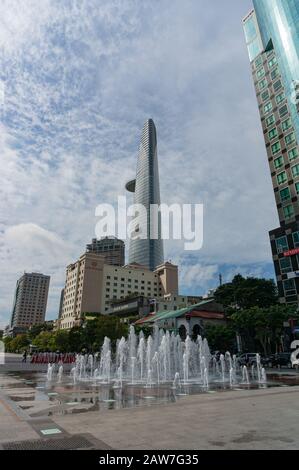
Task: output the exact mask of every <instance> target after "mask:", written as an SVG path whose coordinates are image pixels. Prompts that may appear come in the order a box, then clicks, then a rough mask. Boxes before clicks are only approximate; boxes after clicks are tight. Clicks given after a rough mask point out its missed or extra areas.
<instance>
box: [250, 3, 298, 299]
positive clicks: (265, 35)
mask: <svg viewBox="0 0 299 470" xmlns="http://www.w3.org/2000/svg"><path fill="white" fill-rule="evenodd" d="M253 4H254V10H252V11H251V12H250V13H249V14H248V15H247V16H246V17H245V18H244V19H243V26H244V32H245V38H246V44H247V47H248V52H249V58H250V62H251V68H252V75H253V80H254V85H255V90H256V96H257V101H258V107H259V111H260V117H261V123H262V128H263V134H264V139H265V145H266V150H267V156H268V162H269V167H270V172H271V178H272V184H273V190H274V194H275V200H276V206H277V211H278V216H279V222H280V226H279V227H278V228H276V229H274V230H271V231H270V242H271V248H272V255H273V261H274V266H275V272H276V278H277V285H278V291H279V297H280V300H281V302H287V303H298V301H299V204H298V197H299V146H298V142H299V114H298V111H299V60H298V53H299V3H298V1H297V0H253Z"/></svg>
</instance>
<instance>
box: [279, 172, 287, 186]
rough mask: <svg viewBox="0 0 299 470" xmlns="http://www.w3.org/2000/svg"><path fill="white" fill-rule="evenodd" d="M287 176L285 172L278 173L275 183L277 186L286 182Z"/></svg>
mask: <svg viewBox="0 0 299 470" xmlns="http://www.w3.org/2000/svg"><path fill="white" fill-rule="evenodd" d="M287 179H288V178H287V174H286V172H285V171H282V172H281V173H279V175H277V183H278V184H283V183H285V182H286V181H287Z"/></svg>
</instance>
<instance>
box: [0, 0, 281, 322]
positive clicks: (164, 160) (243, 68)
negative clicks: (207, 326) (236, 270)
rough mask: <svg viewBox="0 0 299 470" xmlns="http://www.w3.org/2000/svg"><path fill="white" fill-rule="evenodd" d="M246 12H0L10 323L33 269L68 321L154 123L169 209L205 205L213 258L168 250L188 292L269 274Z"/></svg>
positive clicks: (119, 6) (265, 189)
mask: <svg viewBox="0 0 299 470" xmlns="http://www.w3.org/2000/svg"><path fill="white" fill-rule="evenodd" d="M240 3H241V2H239V1H238V0H229V1H228V2H225V4H224V2H222V1H221V0H218V1H214V2H210V3H209V5H207V3H206V2H204V1H203V0H200V1H197V0H187V1H185V2H181V1H180V0H174V1H173V2H166V1H162V2H160V1H159V2H139V1H137V0H124V1H122V2H119V1H117V0H102V1H101V2H98V0H82V1H80V2H79V1H74V2H59V1H58V0H51V1H48V0H43V8H41V7H40V1H37V0H26V1H21V0H10V1H9V2H8V1H2V2H1V6H0V18H1V19H0V23H1V26H2V27H1V28H0V31H1V32H0V45H1V47H2V51H3V54H2V55H1V59H0V79H1V80H3V82H4V83H5V96H4V98H5V99H4V106H3V107H2V109H0V112H1V121H2V125H1V128H0V166H1V168H0V169H1V171H0V200H1V204H0V237H1V238H0V240H1V246H0V256H1V258H0V259H1V264H2V266H3V267H2V269H1V272H0V288H1V296H0V315H2V316H4V317H5V318H8V316H9V313H10V308H11V304H12V298H13V290H14V286H15V282H16V279H17V277H18V275H19V274H20V273H22V271H24V270H27V271H29V270H32V269H38V270H40V271H43V272H45V273H48V274H51V276H52V280H51V289H50V299H49V314H50V315H51V316H55V315H56V314H57V310H58V305H59V292H60V288H61V287H62V286H63V281H64V275H65V266H66V265H67V264H68V263H69V262H71V261H73V260H74V259H76V258H77V257H78V256H79V255H80V254H81V253H82V252H83V251H84V248H85V244H86V243H87V242H88V241H89V240H90V239H91V238H92V237H93V236H94V227H95V223H96V220H95V217H94V210H95V207H96V206H97V205H98V204H99V203H101V202H116V200H117V195H118V194H124V190H123V188H124V184H125V182H126V181H127V180H128V179H129V178H130V177H131V176H133V175H134V172H135V168H136V156H137V150H138V144H139V142H138V141H139V138H140V132H141V128H142V125H143V121H144V120H145V119H146V118H148V117H153V118H154V120H155V122H156V125H157V129H158V145H159V164H160V179H161V184H160V186H161V193H162V200H163V202H169V203H172V202H176V201H178V202H194V203H196V202H203V203H204V205H205V233H204V247H203V250H201V251H200V252H199V253H194V254H193V255H192V259H191V260H190V259H189V258H188V257H187V256H186V255H182V256H181V255H178V253H180V252H181V245H180V244H175V243H172V242H171V243H169V244H168V245H167V247H166V250H165V251H166V254H167V257H170V258H172V259H173V260H174V261H175V260H179V261H180V263H182V264H183V266H182V269H181V272H182V283H183V284H182V285H183V287H184V288H186V289H187V288H188V289H193V290H194V289H199V288H202V289H206V288H208V287H209V285H212V284H213V283H215V282H217V269H218V267H220V266H221V264H227V265H229V264H232V263H233V264H234V265H236V266H238V267H240V268H242V267H244V266H245V265H246V269H248V267H247V266H248V265H250V264H252V265H253V266H254V265H258V266H259V268H258V269H259V270H260V269H261V268H260V266H261V265H262V263H269V262H270V260H271V256H270V248H269V242H268V237H267V230H269V229H272V228H274V227H275V226H276V224H277V219H276V214H275V204H274V198H273V194H272V189H271V179H270V176H269V170H268V168H267V159H266V156H265V150H264V145H263V142H262V133H261V129H260V124H259V119H258V114H257V106H256V102H255V97H254V91H253V85H252V80H251V77H250V68H249V64H248V58H247V52H246V48H245V45H244V38H243V32H242V28H241V19H242V16H243V15H244V14H245V13H246V10H247V8H248V9H249V7H250V1H248V2H246V1H244V2H242V5H241V4H240ZM19 247H22V248H20V249H19ZM8 263H9V268H7V264H8ZM189 265H190V266H191V267H190V268H188V267H187V266H189ZM244 269H245V268H244ZM253 269H254V268H253ZM259 272H262V271H259ZM232 274H233V272H232Z"/></svg>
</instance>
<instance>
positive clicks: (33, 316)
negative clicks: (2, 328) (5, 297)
mask: <svg viewBox="0 0 299 470" xmlns="http://www.w3.org/2000/svg"><path fill="white" fill-rule="evenodd" d="M49 284H50V276H45V275H44V274H39V273H25V274H23V276H21V277H20V279H19V280H18V281H17V285H16V290H15V296H14V304H13V310H12V316H11V322H10V328H11V329H12V330H17V329H20V330H21V329H26V328H29V327H30V326H33V325H37V324H39V323H43V322H44V321H45V316H46V308H47V300H48V291H49Z"/></svg>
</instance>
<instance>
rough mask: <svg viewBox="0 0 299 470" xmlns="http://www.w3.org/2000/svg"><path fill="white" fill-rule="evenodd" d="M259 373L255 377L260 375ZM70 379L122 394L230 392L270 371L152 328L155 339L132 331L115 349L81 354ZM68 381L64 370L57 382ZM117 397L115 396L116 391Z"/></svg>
mask: <svg viewBox="0 0 299 470" xmlns="http://www.w3.org/2000/svg"><path fill="white" fill-rule="evenodd" d="M255 368H256V372H255ZM54 370H55V365H54V364H49V365H48V371H47V380H48V381H49V382H50V381H52V380H53V377H54ZM70 376H71V378H72V383H73V385H76V384H78V383H80V382H83V383H90V384H91V386H101V385H109V386H110V387H111V389H115V390H119V392H117V393H122V392H123V389H124V387H127V385H130V389H131V390H132V391H131V392H130V393H132V394H134V388H133V387H142V388H144V387H146V388H152V387H158V388H159V387H161V388H163V387H164V388H165V389H167V387H169V388H172V389H174V390H175V389H178V388H181V387H182V385H187V386H188V390H189V389H190V390H192V387H197V388H201V389H208V388H211V387H213V384H215V385H216V387H217V388H219V387H225V386H226V384H229V385H230V386H231V387H234V386H236V385H237V384H240V385H245V384H246V385H249V384H250V380H254V381H256V382H257V383H259V384H262V383H265V382H266V380H267V377H266V372H265V369H264V368H263V367H262V366H261V359H260V356H259V354H257V356H256V366H252V368H251V374H250V378H249V371H248V368H247V367H246V366H243V367H240V366H239V365H238V360H237V357H236V356H235V355H231V354H230V352H228V351H227V352H226V353H225V354H220V357H219V358H218V357H217V356H212V355H211V352H210V349H209V345H208V342H207V340H206V339H203V338H202V337H201V336H198V337H197V338H196V340H195V341H193V340H192V339H191V338H190V337H189V336H187V337H186V339H185V341H183V340H182V339H181V337H180V336H179V335H177V334H175V333H171V334H170V333H169V332H168V331H166V332H164V331H163V330H159V329H158V327H157V326H155V327H154V328H153V334H152V335H149V336H148V337H147V338H145V336H144V334H143V332H141V333H140V334H139V335H136V333H135V330H134V327H133V326H131V327H130V330H129V335H128V338H125V337H122V338H120V339H119V340H117V342H116V349H115V350H114V349H112V346H111V341H110V339H109V338H108V337H105V338H104V342H103V345H102V347H101V351H100V352H99V353H98V354H95V355H92V354H77V356H76V361H75V364H74V367H73V368H72V369H71V372H70ZM62 380H63V367H62V366H60V367H59V370H58V374H57V381H58V382H59V383H60V382H61V381H62ZM113 393H114V392H113Z"/></svg>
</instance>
